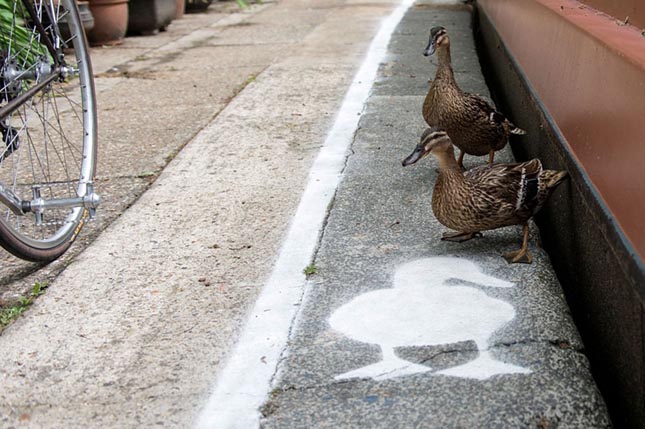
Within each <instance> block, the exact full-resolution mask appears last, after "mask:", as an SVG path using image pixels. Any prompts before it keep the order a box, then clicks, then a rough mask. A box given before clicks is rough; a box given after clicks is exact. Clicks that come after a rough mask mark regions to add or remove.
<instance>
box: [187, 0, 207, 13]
mask: <svg viewBox="0 0 645 429" xmlns="http://www.w3.org/2000/svg"><path fill="white" fill-rule="evenodd" d="M185 1H186V13H196V12H203V11H205V10H206V9H208V6H210V5H211V3H212V2H213V0H185Z"/></svg>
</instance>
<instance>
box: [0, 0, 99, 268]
mask: <svg viewBox="0 0 645 429" xmlns="http://www.w3.org/2000/svg"><path fill="white" fill-rule="evenodd" d="M0 66H1V67H0V86H1V90H0V131H1V132H2V142H0V202H1V203H2V204H4V205H1V204H0V208H1V209H0V245H2V246H3V247H4V248H5V249H7V250H8V251H10V252H11V253H13V254H14V255H16V256H18V257H20V258H23V259H26V260H30V261H41V262H49V261H52V260H54V259H56V258H58V257H59V256H60V255H62V254H63V253H64V252H65V251H66V250H67V249H68V248H69V246H70V245H71V244H72V242H73V241H74V239H75V238H76V236H77V235H78V233H79V231H80V230H81V228H82V227H83V225H84V223H85V222H86V220H87V218H88V216H89V215H90V214H92V212H93V210H94V208H95V207H96V205H97V204H98V197H97V196H96V195H95V194H94V192H93V185H92V183H93V182H92V181H93V178H94V171H95V164H96V144H97V131H96V122H97V120H96V105H95V95H94V81H93V76H92V67H91V64H90V57H89V53H88V48H87V41H86V38H85V33H84V30H83V28H82V26H81V22H80V19H79V13H78V9H77V7H76V3H75V1H74V0H60V1H59V0H0Z"/></svg>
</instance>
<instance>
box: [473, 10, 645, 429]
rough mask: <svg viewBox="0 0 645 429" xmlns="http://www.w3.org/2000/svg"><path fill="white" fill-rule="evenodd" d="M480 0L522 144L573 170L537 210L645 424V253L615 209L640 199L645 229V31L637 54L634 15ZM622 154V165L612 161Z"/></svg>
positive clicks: (486, 53)
mask: <svg viewBox="0 0 645 429" xmlns="http://www.w3.org/2000/svg"><path fill="white" fill-rule="evenodd" d="M477 4H478V8H477V11H478V12H479V13H478V19H477V21H476V24H477V25H476V30H477V34H478V36H479V37H478V40H479V48H480V49H479V51H480V52H479V53H480V55H481V59H482V63H483V65H484V67H483V69H484V71H485V74H486V77H487V81H488V82H489V84H490V86H491V89H492V91H493V94H494V96H495V101H496V102H497V103H498V105H500V106H501V108H502V109H503V111H504V112H505V113H506V114H508V115H509V116H510V118H511V119H512V120H513V122H515V123H516V124H518V125H519V126H521V127H522V128H524V129H526V130H527V132H528V134H527V135H526V136H522V137H521V138H517V139H512V140H511V143H512V146H513V150H514V152H515V154H516V156H517V157H518V159H528V158H533V157H538V158H540V159H541V160H542V161H543V162H544V164H545V165H546V166H547V167H548V168H554V169H566V170H567V171H568V172H569V174H570V180H568V181H567V182H566V183H565V184H563V185H562V188H561V189H560V191H559V192H558V193H556V194H555V195H554V197H553V198H552V199H551V200H550V201H549V202H548V204H547V205H546V207H545V208H544V209H543V210H542V211H541V213H539V214H538V217H537V219H536V220H537V222H538V225H539V226H540V231H541V236H542V243H543V245H544V247H545V249H547V251H548V252H549V255H550V256H551V260H552V263H553V265H554V267H555V269H556V272H557V273H558V278H559V279H560V281H561V282H562V285H563V287H564V290H565V293H566V296H567V301H568V303H569V305H570V307H571V310H572V314H573V316H574V319H575V321H576V324H577V325H578V327H579V329H580V332H581V334H582V336H583V340H584V344H585V350H584V352H585V354H587V356H588V357H589V359H590V362H591V365H592V371H593V374H594V377H595V378H596V380H597V382H598V384H599V386H600V388H601V391H602V393H603V395H604V397H605V400H606V402H607V404H608V405H609V407H610V412H611V414H612V419H613V420H614V425H615V427H621V428H623V427H624V428H639V429H641V428H645V268H644V267H645V265H644V264H643V260H642V258H641V256H640V255H638V254H637V253H636V251H635V250H634V246H632V244H631V243H630V241H629V240H627V237H626V234H625V233H624V232H623V229H625V230H627V228H624V224H623V225H622V227H621V226H620V225H619V224H618V221H617V216H616V214H615V211H616V210H619V209H621V207H624V206H630V205H631V206H632V210H631V211H629V210H627V213H629V214H631V215H632V216H635V217H632V218H631V220H632V221H633V222H634V223H633V224H632V232H634V230H635V229H636V234H635V235H632V236H631V238H630V239H631V240H638V237H639V234H638V230H637V229H638V226H639V225H638V220H639V219H638V214H639V213H640V218H643V219H645V213H644V212H643V209H642V208H643V204H644V203H645V200H644V199H643V196H642V193H643V192H644V191H643V189H642V188H645V182H644V181H643V173H642V172H641V171H640V170H643V171H645V158H644V157H643V152H642V148H640V147H639V145H640V146H645V115H644V114H643V108H645V107H644V106H643V105H644V104H645V97H644V95H643V91H645V88H644V87H645V80H644V79H643V72H642V70H643V69H645V68H644V67H643V64H645V61H642V55H645V49H643V48H642V47H643V46H645V45H643V44H642V43H645V37H644V38H643V41H642V42H641V41H640V40H635V39H633V38H630V40H627V41H625V42H624V45H626V46H631V48H630V49H632V51H631V52H632V54H635V55H632V56H630V51H629V50H627V51H625V50H624V49H623V48H624V46H622V44H621V43H618V44H617V45H616V43H617V42H619V41H620V40H621V37H623V34H624V33H623V31H622V30H621V29H622V28H624V26H617V25H616V24H615V23H614V26H613V27H612V26H600V27H596V24H595V21H594V20H593V19H591V18H590V19H589V21H585V19H586V18H585V19H582V18H580V17H579V18H575V17H574V18H571V17H570V16H569V12H571V11H567V8H568V7H571V6H572V5H573V6H576V7H575V8H576V9H578V10H580V9H579V7H578V6H580V5H579V4H576V3H575V2H571V1H568V0H562V1H558V2H547V1H544V0H515V1H514V0H478V3H477ZM560 6H564V9H560ZM605 19H606V17H605ZM585 22H587V25H588V27H585V25H583V24H584V23H585ZM630 31H632V30H630ZM603 32H605V33H607V35H606V36H602V33H603ZM639 36H640V35H639ZM639 43H640V44H639ZM641 54H642V55H641ZM639 129H640V130H642V131H640V132H639ZM608 136H609V137H608ZM626 142H627V143H626ZM612 163H614V164H615V165H617V166H616V167H614V168H607V165H610V164H612ZM592 180H593V182H592ZM599 184H600V186H599ZM611 186H617V187H618V188H617V189H612V188H611ZM620 187H626V188H627V189H626V190H625V189H621V188H620ZM601 188H602V190H604V194H602V196H601V194H600V190H601ZM612 197H614V198H613V199H612ZM621 199H622V200H623V201H622V202H623V204H622V205H621V204H618V205H616V204H614V205H613V208H612V209H611V210H610V209H609V202H611V201H614V202H615V201H616V200H618V202H619V203H620V202H621V201H620V200H621ZM628 208H629V207H628ZM620 213H621V214H623V215H624V214H625V213H626V211H620ZM641 230H645V222H641ZM641 232H642V231H641ZM641 239H642V237H641ZM641 243H642V241H641ZM641 251H642V247H641Z"/></svg>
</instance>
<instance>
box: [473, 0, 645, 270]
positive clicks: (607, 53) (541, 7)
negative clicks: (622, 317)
mask: <svg viewBox="0 0 645 429" xmlns="http://www.w3.org/2000/svg"><path fill="white" fill-rule="evenodd" d="M479 5H480V7H482V8H483V9H484V10H485V11H486V13H487V14H488V16H489V17H490V18H491V20H492V21H493V22H494V24H495V26H496V28H497V31H498V32H499V34H500V36H501V38H502V39H503V40H504V42H505V43H506V45H507V47H508V49H509V50H510V51H511V52H512V54H513V56H514V57H515V60H516V61H517V63H518V65H519V66H520V67H521V68H522V70H523V72H524V74H525V75H526V76H527V78H528V79H529V80H530V82H531V84H532V86H533V88H534V89H535V91H536V93H537V95H538V96H539V97H540V99H541V100H542V102H543V103H544V106H545V107H546V109H548V111H549V113H550V114H551V116H552V117H553V118H554V120H555V122H556V124H557V126H558V127H559V130H560V132H561V133H562V135H563V136H564V137H565V139H566V142H567V144H568V145H569V146H570V148H571V150H572V152H573V153H574V154H575V156H576V158H577V159H578V161H579V162H580V164H581V165H582V166H583V167H584V169H585V171H586V172H587V174H588V176H589V178H590V180H591V182H592V183H593V186H595V187H596V189H597V190H598V192H599V193H600V195H601V197H602V198H603V200H604V201H605V203H606V205H607V207H608V208H609V210H610V211H611V212H612V213H613V215H614V217H615V219H616V221H617V222H618V224H619V225H620V227H621V228H622V230H623V232H624V233H625V235H626V236H627V238H628V240H629V241H630V242H631V243H632V245H633V246H634V248H635V249H636V251H637V252H638V254H639V256H640V258H641V259H642V258H643V256H644V255H645V224H644V222H643V219H644V218H645V168H644V167H643V166H644V165H645V133H644V132H643V130H644V129H645V128H644V125H645V124H644V121H645V119H644V118H645V37H643V36H641V34H640V32H639V31H637V30H636V29H635V28H634V27H631V26H621V25H618V24H617V23H616V22H615V20H613V19H610V18H609V17H607V16H606V15H603V14H599V13H597V12H596V11H594V10H593V9H591V8H589V7H581V4H580V3H579V2H577V1H573V0H558V1H553V0H523V1H516V0H480V1H479Z"/></svg>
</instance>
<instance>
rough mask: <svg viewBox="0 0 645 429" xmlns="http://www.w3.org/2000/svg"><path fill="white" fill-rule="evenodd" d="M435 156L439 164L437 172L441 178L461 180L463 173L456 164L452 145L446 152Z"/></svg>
mask: <svg viewBox="0 0 645 429" xmlns="http://www.w3.org/2000/svg"><path fill="white" fill-rule="evenodd" d="M435 156H436V158H437V161H438V163H439V172H440V173H441V175H442V176H444V177H445V178H446V179H457V180H463V178H464V173H463V172H462V171H461V167H459V164H457V160H456V159H455V151H454V149H453V147H452V145H451V146H450V147H449V148H448V149H446V151H442V152H438V153H436V155H435Z"/></svg>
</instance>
